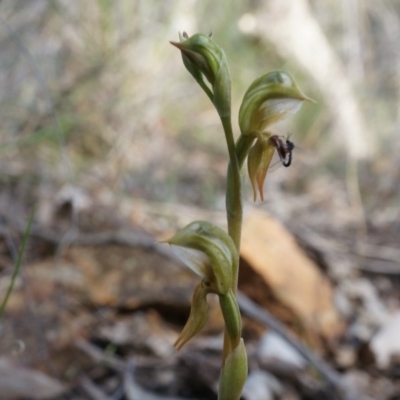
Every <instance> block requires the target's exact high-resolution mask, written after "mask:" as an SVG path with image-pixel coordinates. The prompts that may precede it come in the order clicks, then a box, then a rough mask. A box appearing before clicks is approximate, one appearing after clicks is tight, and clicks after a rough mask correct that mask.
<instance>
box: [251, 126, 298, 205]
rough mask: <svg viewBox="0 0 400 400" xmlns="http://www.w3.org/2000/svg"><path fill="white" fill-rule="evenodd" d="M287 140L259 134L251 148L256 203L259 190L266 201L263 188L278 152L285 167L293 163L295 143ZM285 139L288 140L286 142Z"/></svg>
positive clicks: (262, 198) (252, 180)
mask: <svg viewBox="0 0 400 400" xmlns="http://www.w3.org/2000/svg"><path fill="white" fill-rule="evenodd" d="M289 137H290V136H288V137H287V138H283V139H282V136H278V135H270V134H268V133H265V134H259V135H258V137H257V140H256V143H255V144H254V146H253V147H252V148H251V150H250V152H249V156H248V158H247V167H248V171H249V177H250V181H251V184H252V186H253V193H254V201H256V200H257V188H258V192H259V193H260V197H261V201H264V193H263V186H264V181H265V177H266V176H267V171H268V169H269V168H270V164H271V161H272V157H273V155H274V153H275V150H276V152H277V153H278V156H279V158H280V161H281V163H282V165H283V166H285V167H289V166H290V165H291V163H292V152H293V149H294V147H295V146H294V143H293V142H292V141H290V140H289ZM284 139H286V140H285V141H284Z"/></svg>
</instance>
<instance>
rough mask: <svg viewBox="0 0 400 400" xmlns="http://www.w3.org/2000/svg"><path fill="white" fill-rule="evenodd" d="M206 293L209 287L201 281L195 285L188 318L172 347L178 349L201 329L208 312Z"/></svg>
mask: <svg viewBox="0 0 400 400" xmlns="http://www.w3.org/2000/svg"><path fill="white" fill-rule="evenodd" d="M208 293H209V288H208V287H207V286H205V285H204V284H203V282H202V283H199V284H198V285H197V286H196V289H195V290H194V293H193V296H192V308H191V309H190V314H189V318H188V320H187V322H186V325H185V327H184V328H183V330H182V332H181V334H180V335H179V337H178V339H176V341H175V343H174V347H175V348H176V349H177V350H180V349H181V348H182V347H183V346H184V345H185V344H186V343H187V342H188V341H189V340H190V339H191V338H192V337H193V336H195V335H196V334H197V333H199V332H200V331H201V330H202V329H203V327H204V324H205V323H206V321H207V314H208V304H207V294H208Z"/></svg>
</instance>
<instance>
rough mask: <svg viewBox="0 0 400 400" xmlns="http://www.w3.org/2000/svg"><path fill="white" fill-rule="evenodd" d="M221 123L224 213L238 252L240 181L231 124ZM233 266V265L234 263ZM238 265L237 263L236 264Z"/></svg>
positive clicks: (234, 284) (235, 275)
mask: <svg viewBox="0 0 400 400" xmlns="http://www.w3.org/2000/svg"><path fill="white" fill-rule="evenodd" d="M221 122H222V125H223V127H224V132H225V137H226V143H227V146H228V153H229V166H228V174H227V185H226V199H225V200H226V213H227V219H228V233H229V236H230V237H231V238H232V240H233V242H234V243H235V246H236V249H237V251H238V254H239V251H240V235H241V232H242V217H243V205H242V193H241V179H240V166H239V161H238V158H237V155H236V148H235V141H234V138H233V132H232V124H231V120H230V116H229V117H226V118H223V117H221ZM234 264H235V263H234ZM237 265H239V263H237ZM238 273H239V269H238V267H236V268H235V271H233V279H232V290H233V293H236V292H237V284H238Z"/></svg>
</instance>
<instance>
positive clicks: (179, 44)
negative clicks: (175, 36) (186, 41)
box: [169, 40, 184, 50]
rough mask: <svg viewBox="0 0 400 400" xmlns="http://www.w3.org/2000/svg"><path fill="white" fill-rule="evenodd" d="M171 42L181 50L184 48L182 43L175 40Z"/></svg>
mask: <svg viewBox="0 0 400 400" xmlns="http://www.w3.org/2000/svg"><path fill="white" fill-rule="evenodd" d="M169 42H170V43H171V44H172V46H175V47H177V48H178V49H179V50H182V49H183V48H184V46H183V45H182V43H179V42H173V41H172V40H170V41H169Z"/></svg>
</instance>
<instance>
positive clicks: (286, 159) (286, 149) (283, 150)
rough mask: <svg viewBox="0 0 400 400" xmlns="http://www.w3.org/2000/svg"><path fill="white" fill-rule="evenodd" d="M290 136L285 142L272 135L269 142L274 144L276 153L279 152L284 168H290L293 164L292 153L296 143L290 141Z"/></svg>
mask: <svg viewBox="0 0 400 400" xmlns="http://www.w3.org/2000/svg"><path fill="white" fill-rule="evenodd" d="M289 138H290V135H289V136H288V137H287V138H286V142H284V141H283V140H282V139H281V137H280V136H278V135H272V136H271V137H270V138H269V140H271V141H272V143H273V144H274V146H275V148H276V151H277V152H278V155H279V158H280V159H281V162H282V165H283V166H284V167H289V166H290V164H291V163H292V158H293V157H292V152H293V149H294V147H295V146H294V143H293V142H292V141H290V140H289Z"/></svg>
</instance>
